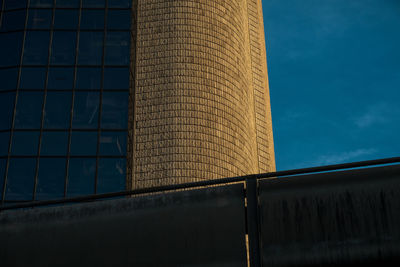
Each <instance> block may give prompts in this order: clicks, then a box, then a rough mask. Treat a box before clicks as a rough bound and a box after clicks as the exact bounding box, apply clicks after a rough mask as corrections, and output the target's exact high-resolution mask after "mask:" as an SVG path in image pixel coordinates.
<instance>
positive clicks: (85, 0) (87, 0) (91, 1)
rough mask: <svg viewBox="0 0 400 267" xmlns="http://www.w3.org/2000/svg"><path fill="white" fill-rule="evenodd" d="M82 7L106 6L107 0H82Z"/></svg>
mask: <svg viewBox="0 0 400 267" xmlns="http://www.w3.org/2000/svg"><path fill="white" fill-rule="evenodd" d="M82 7H105V0H82Z"/></svg>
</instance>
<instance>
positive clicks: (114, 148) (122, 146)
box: [100, 132, 127, 156]
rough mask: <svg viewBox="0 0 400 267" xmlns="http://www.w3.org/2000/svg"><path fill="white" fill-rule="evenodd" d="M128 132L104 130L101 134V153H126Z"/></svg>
mask: <svg viewBox="0 0 400 267" xmlns="http://www.w3.org/2000/svg"><path fill="white" fill-rule="evenodd" d="M126 138H127V132H102V133H101V135H100V155H109V156H124V155H126Z"/></svg>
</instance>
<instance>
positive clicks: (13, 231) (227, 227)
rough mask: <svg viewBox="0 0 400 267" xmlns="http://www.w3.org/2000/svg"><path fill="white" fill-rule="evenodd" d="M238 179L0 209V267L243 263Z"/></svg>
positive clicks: (242, 234)
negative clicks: (146, 193)
mask: <svg viewBox="0 0 400 267" xmlns="http://www.w3.org/2000/svg"><path fill="white" fill-rule="evenodd" d="M244 212H245V209H244V198H243V184H236V185H229V186H224V187H213V188H208V189H201V190H190V191H183V192H177V193H169V194H162V195H152V196H146V197H141V198H131V199H119V200H110V201H104V202H96V203H89V204H79V205H71V206H66V207H51V208H36V209H33V210H25V211H21V210H17V211H3V212H1V213H0V266H40V267H42V266H227V267H228V266H229V267H231V266H246V264H247V261H246V245H245V214H244Z"/></svg>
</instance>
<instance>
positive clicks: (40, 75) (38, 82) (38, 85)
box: [19, 68, 47, 89]
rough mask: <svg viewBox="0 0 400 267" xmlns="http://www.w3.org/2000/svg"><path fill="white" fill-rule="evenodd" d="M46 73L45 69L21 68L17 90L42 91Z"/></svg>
mask: <svg viewBox="0 0 400 267" xmlns="http://www.w3.org/2000/svg"><path fill="white" fill-rule="evenodd" d="M46 71H47V70H46V68H22V69H21V81H20V84H19V88H21V89H44V84H45V81H46Z"/></svg>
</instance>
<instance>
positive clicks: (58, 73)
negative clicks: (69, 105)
mask: <svg viewBox="0 0 400 267" xmlns="http://www.w3.org/2000/svg"><path fill="white" fill-rule="evenodd" d="M73 85H74V69H73V68H50V69H49V82H48V85H47V88H48V89H69V90H72V87H73Z"/></svg>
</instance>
